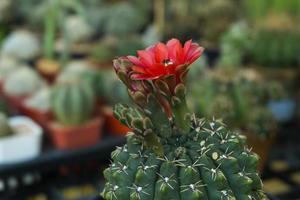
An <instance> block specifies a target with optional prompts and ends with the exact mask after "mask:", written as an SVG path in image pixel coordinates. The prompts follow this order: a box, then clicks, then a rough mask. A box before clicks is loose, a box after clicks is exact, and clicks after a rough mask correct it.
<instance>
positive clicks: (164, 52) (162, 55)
mask: <svg viewBox="0 0 300 200" xmlns="http://www.w3.org/2000/svg"><path fill="white" fill-rule="evenodd" d="M168 55H169V54H168V48H167V46H166V45H165V44H163V43H161V42H160V43H158V44H157V45H155V60H156V62H158V63H162V62H163V61H164V60H166V59H168Z"/></svg>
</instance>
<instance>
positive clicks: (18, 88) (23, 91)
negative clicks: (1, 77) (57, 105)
mask: <svg viewBox="0 0 300 200" xmlns="http://www.w3.org/2000/svg"><path fill="white" fill-rule="evenodd" d="M43 86H45V83H44V81H43V80H42V79H41V77H40V76H39V75H38V74H37V73H36V72H35V71H34V70H32V69H31V68H30V67H28V66H21V67H20V69H18V70H16V71H15V72H14V73H11V74H10V75H9V76H7V77H6V79H5V81H4V83H3V95H4V96H5V98H6V99H7V100H8V102H9V103H10V104H11V105H12V107H14V108H16V109H17V110H20V108H21V107H22V104H23V102H24V99H26V98H27V97H29V96H31V95H32V94H33V93H34V92H35V91H36V90H38V89H40V88H41V87H43Z"/></svg>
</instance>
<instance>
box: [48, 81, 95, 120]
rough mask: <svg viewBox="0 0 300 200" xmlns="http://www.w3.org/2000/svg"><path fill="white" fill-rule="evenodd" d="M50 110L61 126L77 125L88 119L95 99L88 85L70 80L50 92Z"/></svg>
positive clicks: (59, 84)
mask: <svg viewBox="0 0 300 200" xmlns="http://www.w3.org/2000/svg"><path fill="white" fill-rule="evenodd" d="M50 103H51V108H52V110H53V112H54V114H55V117H56V119H57V120H58V122H60V123H61V124H63V125H79V124H82V123H84V122H86V121H87V120H89V119H90V117H91V113H92V111H93V108H94V103H95V97H94V92H93V89H92V87H91V86H90V84H88V83H87V82H85V81H79V80H72V81H68V82H64V83H58V84H57V85H56V86H55V87H54V88H53V90H52V91H51V98H50Z"/></svg>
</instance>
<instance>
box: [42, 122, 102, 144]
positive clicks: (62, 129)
mask: <svg viewBox="0 0 300 200" xmlns="http://www.w3.org/2000/svg"><path fill="white" fill-rule="evenodd" d="M102 124H103V119H102V118H100V117H98V118H96V119H94V120H92V121H89V122H87V123H85V124H82V125H79V126H68V127H66V126H62V125H60V124H58V123H56V122H51V123H50V124H49V126H48V127H49V131H50V135H51V138H52V141H53V144H54V146H55V147H57V148H58V149H77V148H82V147H87V146H90V145H94V144H96V143H97V142H98V141H99V140H100V138H101V135H102V129H101V128H102Z"/></svg>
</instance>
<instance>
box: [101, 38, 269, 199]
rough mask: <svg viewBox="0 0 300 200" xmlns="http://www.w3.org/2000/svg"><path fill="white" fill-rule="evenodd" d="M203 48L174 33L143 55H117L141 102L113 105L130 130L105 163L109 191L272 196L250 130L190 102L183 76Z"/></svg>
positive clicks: (121, 195)
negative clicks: (240, 130)
mask: <svg viewBox="0 0 300 200" xmlns="http://www.w3.org/2000/svg"><path fill="white" fill-rule="evenodd" d="M202 51H203V49H202V48H201V47H200V46H199V45H198V44H195V43H191V41H188V42H186V43H185V45H184V48H183V46H182V45H181V43H180V42H179V41H178V40H176V39H173V40H170V41H169V42H168V43H167V44H166V45H165V44H163V43H158V44H157V45H154V46H152V47H151V48H147V49H146V50H144V51H140V52H139V54H140V57H133V56H128V57H127V58H119V59H117V60H115V61H114V66H115V69H116V72H117V75H118V76H119V78H120V79H121V80H122V81H123V82H124V83H125V85H126V86H127V87H128V90H129V95H130V97H131V98H132V100H133V101H134V103H135V104H136V105H137V106H138V108H133V107H129V106H126V105H121V104H117V105H116V107H115V110H114V114H115V116H116V118H117V119H118V120H119V121H120V122H121V123H123V124H125V125H127V126H128V127H129V128H130V129H131V130H132V132H130V133H129V134H128V136H127V144H126V145H124V146H123V147H119V148H117V149H116V150H115V151H114V152H113V153H112V163H111V165H110V167H109V168H107V169H106V170H105V171H104V177H105V179H106V184H105V186H104V190H103V192H102V196H103V197H104V199H106V200H128V199H131V200H166V199H172V200H183V199H184V200H185V199H186V200H199V199H203V200H204V199H206V200H210V199H214V200H222V199H224V200H225V199H228V200H247V199H249V200H252V199H259V200H264V199H267V198H266V197H265V195H264V193H263V192H262V182H261V180H260V178H259V175H258V173H257V171H256V169H257V164H258V156H257V155H256V154H255V153H253V152H251V150H250V149H248V148H247V147H246V146H245V142H246V138H245V137H244V136H242V135H239V134H237V133H235V132H233V131H230V129H228V128H226V126H225V125H224V124H223V123H222V122H220V121H218V120H214V119H213V120H212V121H207V120H205V119H199V118H197V117H196V116H195V115H194V114H192V113H191V112H190V111H189V110H188V108H187V103H186V98H185V93H186V87H185V81H184V80H185V79H186V76H187V70H188V66H189V64H191V63H192V62H193V61H195V59H197V58H198V57H199V56H200V55H201V54H202ZM141 52H142V53H141ZM145 58H147V59H145ZM174 63H176V64H174ZM173 65H174V66H175V67H176V70H174V71H171V67H172V66H173ZM166 68H167V69H169V70H170V71H165V69H166Z"/></svg>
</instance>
